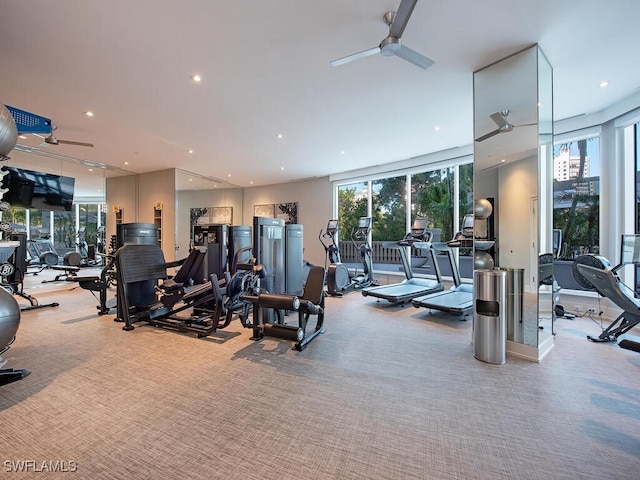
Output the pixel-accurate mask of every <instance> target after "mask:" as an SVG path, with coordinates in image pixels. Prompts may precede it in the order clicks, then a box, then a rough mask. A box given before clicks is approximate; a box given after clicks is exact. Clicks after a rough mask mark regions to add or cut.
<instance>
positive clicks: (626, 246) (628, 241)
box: [620, 235, 640, 265]
mask: <svg viewBox="0 0 640 480" xmlns="http://www.w3.org/2000/svg"><path fill="white" fill-rule="evenodd" d="M620 250H621V251H620V263H621V264H624V265H629V264H634V263H635V264H640V235H622V245H621V249H620Z"/></svg>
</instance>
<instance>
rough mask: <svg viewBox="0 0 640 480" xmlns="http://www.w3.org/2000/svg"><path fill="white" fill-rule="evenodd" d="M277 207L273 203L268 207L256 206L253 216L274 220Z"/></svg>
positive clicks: (267, 205)
mask: <svg viewBox="0 0 640 480" xmlns="http://www.w3.org/2000/svg"><path fill="white" fill-rule="evenodd" d="M275 207H276V206H275V205H274V204H273V203H269V204H266V205H254V206H253V214H254V215H255V216H256V217H268V218H274V217H275V216H276V211H275Z"/></svg>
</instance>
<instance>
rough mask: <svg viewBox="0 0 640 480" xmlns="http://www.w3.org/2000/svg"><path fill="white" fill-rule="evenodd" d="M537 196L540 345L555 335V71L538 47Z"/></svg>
mask: <svg viewBox="0 0 640 480" xmlns="http://www.w3.org/2000/svg"><path fill="white" fill-rule="evenodd" d="M538 145H539V146H538V148H539V153H538V162H539V172H538V198H539V199H540V201H539V215H538V217H539V225H540V232H539V235H538V237H539V247H538V252H539V257H538V262H539V265H538V269H539V274H538V277H539V278H538V285H539V291H538V318H539V319H540V328H539V330H538V345H543V344H544V343H545V342H547V341H548V340H549V338H550V337H552V336H553V334H554V331H553V328H554V325H553V317H554V311H553V309H554V304H553V297H554V295H553V290H554V288H557V284H556V287H554V275H553V261H554V259H555V258H554V257H555V253H556V252H554V248H553V70H552V68H551V64H550V63H549V61H548V60H547V58H546V57H545V56H544V54H543V53H542V51H541V50H540V49H538Z"/></svg>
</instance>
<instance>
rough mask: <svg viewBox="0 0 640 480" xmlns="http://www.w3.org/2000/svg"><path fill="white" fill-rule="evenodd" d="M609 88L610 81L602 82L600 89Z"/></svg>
mask: <svg viewBox="0 0 640 480" xmlns="http://www.w3.org/2000/svg"><path fill="white" fill-rule="evenodd" d="M607 86H609V80H603V81H601V82H600V87H602V88H604V87H607Z"/></svg>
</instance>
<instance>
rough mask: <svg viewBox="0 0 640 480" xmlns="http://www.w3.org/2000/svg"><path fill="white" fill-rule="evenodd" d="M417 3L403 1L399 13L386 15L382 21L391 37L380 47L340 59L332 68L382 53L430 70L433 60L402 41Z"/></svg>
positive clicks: (388, 36)
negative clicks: (387, 27)
mask: <svg viewBox="0 0 640 480" xmlns="http://www.w3.org/2000/svg"><path fill="white" fill-rule="evenodd" d="M416 3H418V0H402V1H401V2H400V6H399V7H398V11H397V12H387V13H385V14H384V16H383V17H382V19H383V20H384V23H386V24H387V25H389V35H387V36H386V37H385V38H384V39H383V40H382V42H380V45H378V46H377V47H374V48H370V49H369V50H364V51H362V52H358V53H354V54H352V55H348V56H346V57H342V58H339V59H337V60H334V61H332V62H330V65H331V66H332V67H337V66H338V65H343V64H345V63H348V62H352V61H353V60H358V59H360V58H364V57H368V56H369V55H374V54H376V53H381V54H382V55H384V56H385V57H390V56H393V55H395V56H397V57H400V58H402V59H403V60H406V61H408V62H410V63H413V64H414V65H417V66H418V67H420V68H424V69H427V68H429V67H430V66H431V65H433V63H434V61H433V60H431V59H430V58H427V57H425V56H424V55H422V54H420V53H418V52H416V51H415V50H412V49H410V48H409V47H407V46H405V45H403V44H402V42H401V41H400V37H402V33H403V32H404V29H405V27H406V26H407V22H408V21H409V17H411V13H412V12H413V8H414V7H415V6H416Z"/></svg>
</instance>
